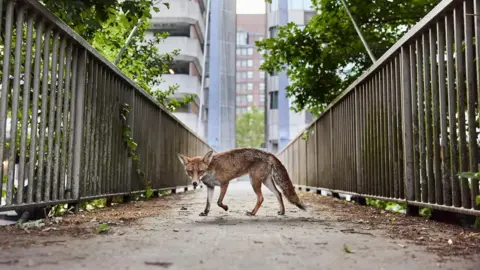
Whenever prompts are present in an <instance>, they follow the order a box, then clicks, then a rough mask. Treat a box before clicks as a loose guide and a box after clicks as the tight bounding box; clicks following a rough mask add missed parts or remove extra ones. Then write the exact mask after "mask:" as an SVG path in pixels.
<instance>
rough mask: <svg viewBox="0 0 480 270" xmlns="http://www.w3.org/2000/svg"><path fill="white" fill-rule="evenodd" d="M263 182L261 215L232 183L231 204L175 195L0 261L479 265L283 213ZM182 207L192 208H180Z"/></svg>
mask: <svg viewBox="0 0 480 270" xmlns="http://www.w3.org/2000/svg"><path fill="white" fill-rule="evenodd" d="M263 190H264V195H265V201H264V203H263V206H262V208H260V210H259V212H258V215H257V216H256V217H248V216H245V214H244V213H245V211H246V210H251V209H250V208H252V207H253V206H254V203H255V196H254V193H253V190H252V189H251V187H250V184H249V183H248V182H238V183H234V184H232V185H231V186H230V188H229V190H228V192H227V196H226V198H225V201H224V202H225V203H226V204H227V205H228V206H229V207H230V212H228V213H227V212H224V211H223V210H222V209H220V208H219V207H217V206H216V205H215V204H214V206H212V210H211V212H210V216H209V217H199V216H198V214H199V213H200V211H201V210H202V209H203V207H204V203H205V198H206V190H205V189H201V190H200V191H197V192H189V193H187V194H183V195H182V194H179V195H175V196H176V197H178V199H175V200H171V201H172V202H173V203H174V204H173V205H172V208H171V209H169V210H165V211H163V212H162V213H161V215H158V216H154V217H151V218H146V219H143V220H141V222H140V223H139V224H136V225H132V226H131V227H128V228H122V230H123V232H122V233H121V234H112V235H97V236H94V237H91V238H87V239H73V238H66V239H67V240H68V241H67V242H59V243H58V244H53V245H49V246H43V245H36V246H35V245H34V246H31V247H28V248H20V247H17V248H13V249H9V250H0V261H3V262H5V261H7V260H13V259H18V260H19V261H18V263H15V264H12V265H8V266H7V265H5V264H3V265H2V264H0V269H32V268H33V269H49V270H50V269H52V270H53V269H62V270H63V269H164V268H168V269H259V270H260V269H275V270H280V269H357V270H358V269H389V270H393V269H478V268H477V267H478V265H480V264H479V261H477V262H476V263H475V262H472V261H469V260H461V259H458V260H456V261H451V260H448V261H447V262H442V263H439V262H438V261H437V257H436V256H435V255H434V254H431V253H427V252H426V251H425V249H424V248H423V247H417V246H414V245H411V244H409V243H406V242H402V241H394V240H393V239H390V238H386V237H384V236H382V235H381V233H380V232H379V233H378V234H377V233H376V232H375V231H370V233H372V234H352V233H345V232H342V230H343V229H346V228H351V227H347V225H346V224H343V223H342V222H338V221H335V220H333V219H331V218H329V217H328V213H327V212H325V211H324V212H325V215H324V214H322V211H319V210H318V209H317V210H318V211H316V210H315V209H314V207H313V208H310V210H309V212H302V211H297V209H296V208H295V207H293V206H291V205H286V207H287V213H286V216H284V217H278V216H277V215H276V212H277V207H278V205H277V201H276V199H275V197H274V196H273V194H272V193H270V192H269V191H268V190H267V189H266V188H264V189H263ZM218 192H219V190H216V191H215V196H214V199H216V198H217V196H218ZM307 204H308V202H307ZM182 207H186V208H187V210H186V211H185V210H184V211H180V209H181V208H182ZM0 241H1V240H0ZM344 245H347V247H348V248H347V250H349V251H352V252H353V253H349V252H347V251H346V250H345V248H344ZM58 259H59V260H58ZM152 264H153V265H152Z"/></svg>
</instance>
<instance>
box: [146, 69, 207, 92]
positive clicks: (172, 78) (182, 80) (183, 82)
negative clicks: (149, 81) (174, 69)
mask: <svg viewBox="0 0 480 270" xmlns="http://www.w3.org/2000/svg"><path fill="white" fill-rule="evenodd" d="M162 78H163V79H164V80H165V82H163V83H162V84H160V85H159V86H158V87H154V89H155V90H165V89H167V88H168V86H169V85H175V84H178V86H179V87H178V90H177V92H176V93H175V95H174V96H183V95H185V94H195V95H198V96H200V87H201V85H200V81H199V80H198V78H197V77H196V76H190V75H187V74H173V75H172V74H165V75H162Z"/></svg>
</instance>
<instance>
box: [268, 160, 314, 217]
mask: <svg viewBox="0 0 480 270" xmlns="http://www.w3.org/2000/svg"><path fill="white" fill-rule="evenodd" d="M270 164H271V166H272V172H271V177H272V179H273V182H274V183H275V184H276V185H277V186H278V187H280V189H281V190H282V193H283V195H285V197H286V198H287V200H288V201H289V202H291V203H292V204H294V205H296V206H297V207H298V208H300V209H302V210H304V211H306V210H307V208H306V207H305V205H304V204H303V203H302V202H301V201H300V198H298V195H297V193H296V192H295V187H294V186H293V184H292V181H291V180H290V177H289V176H288V172H287V169H286V168H285V167H284V166H283V164H282V163H281V162H280V160H278V159H277V158H276V157H275V156H273V155H271V156H270Z"/></svg>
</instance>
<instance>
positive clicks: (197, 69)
mask: <svg viewBox="0 0 480 270" xmlns="http://www.w3.org/2000/svg"><path fill="white" fill-rule="evenodd" d="M169 4H170V8H169V9H168V10H166V9H165V7H164V6H163V4H162V3H159V4H158V5H159V8H160V12H158V13H156V12H153V14H152V19H151V26H150V29H149V31H148V32H147V34H149V35H153V34H155V33H165V32H167V33H168V34H169V37H167V39H166V40H165V41H164V42H162V43H160V44H158V49H159V52H160V53H171V52H172V51H173V50H175V49H178V50H180V53H179V55H178V56H176V57H175V58H174V63H173V65H172V66H171V67H170V73H169V74H164V75H163V76H162V78H163V79H164V82H163V83H162V84H161V85H159V86H158V87H156V88H154V90H166V89H168V87H169V86H171V85H175V84H178V86H179V88H178V91H177V92H176V93H175V95H174V97H175V98H178V99H181V98H183V97H184V96H185V95H186V94H196V95H197V96H198V97H200V91H201V89H200V88H201V77H202V72H204V70H205V68H204V66H203V58H204V51H203V46H204V42H205V40H206V38H205V26H206V0H175V1H170V2H169ZM199 104H200V100H199V98H197V99H196V100H195V102H193V103H190V104H188V105H187V106H185V107H182V108H179V109H177V110H176V111H175V112H174V115H175V116H176V117H178V118H179V119H180V121H182V122H183V123H185V125H187V126H188V127H189V128H190V129H192V130H194V131H196V130H197V120H198V116H199ZM199 133H200V135H201V136H202V137H205V134H204V128H203V126H202V127H200V128H199ZM202 133H203V134H202Z"/></svg>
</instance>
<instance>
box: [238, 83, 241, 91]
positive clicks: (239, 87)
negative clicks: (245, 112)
mask: <svg viewBox="0 0 480 270" xmlns="http://www.w3.org/2000/svg"><path fill="white" fill-rule="evenodd" d="M240 90H242V84H240V83H237V91H240Z"/></svg>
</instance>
